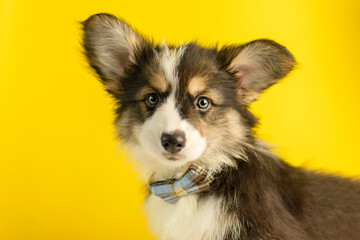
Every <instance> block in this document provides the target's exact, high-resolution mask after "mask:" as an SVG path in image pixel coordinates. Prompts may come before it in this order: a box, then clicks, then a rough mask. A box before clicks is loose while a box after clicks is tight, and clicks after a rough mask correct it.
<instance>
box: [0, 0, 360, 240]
mask: <svg viewBox="0 0 360 240" xmlns="http://www.w3.org/2000/svg"><path fill="white" fill-rule="evenodd" d="M0 4H1V5H0V11H1V12H0V34H1V35H0V80H1V82H0V239H3V240H43V239H44V240H56V239H59V240H60V239H61V240H65V239H66V240H82V239H84V240H114V239H152V238H151V237H150V234H149V233H148V231H147V230H146V224H145V217H144V216H143V214H142V212H141V202H142V198H143V196H144V189H143V188H141V185H140V183H139V181H138V180H137V177H136V172H133V171H132V167H131V165H129V164H126V163H125V158H126V154H125V153H124V152H123V151H122V150H116V149H117V142H116V140H115V133H114V128H113V126H112V121H113V113H112V110H113V106H112V101H111V100H110V98H109V97H108V96H107V94H106V93H105V92H104V91H103V90H102V86H101V84H100V83H99V82H97V80H96V79H95V77H94V76H93V74H92V71H90V70H89V68H88V67H87V65H86V63H85V62H84V60H83V57H82V56H81V54H80V44H79V41H80V39H81V37H80V31H79V28H80V25H79V24H78V22H79V21H83V20H85V19H86V18H87V17H88V16H89V15H91V14H94V13H98V12H109V13H113V14H116V15H118V16H122V17H124V18H125V19H126V20H128V21H129V22H130V23H132V24H133V25H134V26H136V28H138V29H140V30H141V31H142V32H143V33H145V34H146V35H148V36H152V37H154V39H155V40H156V41H160V40H162V39H164V38H165V39H167V40H169V41H170V42H172V43H178V42H180V41H182V42H185V41H188V40H191V39H194V38H197V39H198V40H199V42H201V43H203V44H205V45H210V44H214V43H217V42H219V43H220V45H222V44H225V43H243V42H246V41H250V40H253V39H256V38H271V39H274V40H276V41H278V42H280V43H282V44H284V45H285V46H287V47H288V48H289V50H290V51H291V52H292V53H293V54H294V55H295V57H296V58H297V60H298V62H299V65H298V67H297V69H296V70H295V71H294V72H293V73H292V74H291V75H290V76H289V77H288V78H286V79H285V80H284V81H282V82H281V83H280V84H278V85H277V86H274V87H272V88H271V89H270V90H269V91H267V93H266V94H265V95H264V96H263V97H262V98H261V100H259V101H258V102H256V103H255V104H253V110H254V111H255V113H256V114H257V116H259V117H260V118H261V123H262V125H261V126H260V127H259V135H260V136H261V138H263V139H265V140H268V141H270V142H272V143H275V144H276V145H278V146H279V148H278V150H277V152H279V153H280V154H281V155H282V156H283V157H285V159H286V160H287V161H289V162H291V163H293V164H296V165H300V164H305V165H306V166H308V167H311V168H317V169H318V168H320V169H325V170H327V171H335V172H340V173H342V174H346V175H357V174H359V173H360V164H359V160H360V157H359V156H360V146H359V137H360V127H359V123H360V111H359V110H360V109H359V106H360V94H359V92H360V66H359V64H360V61H359V58H360V44H359V43H360V27H359V26H360V17H359V16H360V1H356V0H354V1H346V0H344V1H336V2H335V1H329V0H325V1H313V0H306V1H290V0H283V1H280V0H276V1H258V0H246V1H243V0H232V1H228V0H224V1H218V2H215V1H211V2H210V1H193V0H192V1H132V0H127V1H122V0H117V1H115V0H112V1H110V0H102V1H92V0H91V1H90V0H86V1H74V0H72V1H70V0H63V1H45V0H42V1H40V0H32V1H25V0H2V1H1V3H0Z"/></svg>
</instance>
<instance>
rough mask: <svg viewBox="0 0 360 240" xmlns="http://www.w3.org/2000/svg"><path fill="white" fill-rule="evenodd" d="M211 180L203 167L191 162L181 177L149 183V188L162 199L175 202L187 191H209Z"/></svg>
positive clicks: (210, 176)
mask: <svg viewBox="0 0 360 240" xmlns="http://www.w3.org/2000/svg"><path fill="white" fill-rule="evenodd" d="M213 180H214V177H213V176H212V175H208V172H207V171H206V170H205V169H203V168H201V167H199V166H197V165H195V164H192V165H191V166H190V167H189V169H188V170H187V172H186V173H185V175H184V176H183V177H182V178H181V179H178V180H167V181H161V182H154V183H152V184H150V190H151V192H152V193H153V194H155V195H156V196H158V197H160V198H162V199H163V200H164V201H166V202H168V203H176V202H177V200H179V198H181V197H184V196H186V195H188V194H189V193H196V192H206V191H209V189H210V184H211V183H212V182H213Z"/></svg>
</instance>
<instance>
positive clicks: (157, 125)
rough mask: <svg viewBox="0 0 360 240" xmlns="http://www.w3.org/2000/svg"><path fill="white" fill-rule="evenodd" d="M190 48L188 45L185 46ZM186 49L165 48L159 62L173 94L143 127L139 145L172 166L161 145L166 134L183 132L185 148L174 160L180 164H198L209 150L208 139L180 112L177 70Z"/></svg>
mask: <svg viewBox="0 0 360 240" xmlns="http://www.w3.org/2000/svg"><path fill="white" fill-rule="evenodd" d="M185 46H186V45H185ZM184 49H185V47H183V48H180V49H176V50H170V49H168V47H167V46H164V52H163V54H162V55H161V57H160V59H159V62H160V66H161V68H162V70H163V72H164V75H165V77H166V79H167V80H168V81H169V83H170V86H171V93H170V95H169V97H168V98H167V99H166V100H165V102H164V103H163V104H162V105H161V106H160V107H159V108H157V109H156V110H155V112H154V114H153V115H152V116H151V117H150V118H149V119H148V120H147V121H146V122H145V123H144V124H143V126H142V127H141V131H140V134H139V141H140V143H141V145H142V147H143V148H144V149H145V150H146V152H147V153H148V154H150V155H151V156H153V157H154V158H156V159H159V160H160V161H167V162H169V161H170V160H168V159H167V158H166V157H165V155H169V154H170V153H169V152H166V151H165V149H164V148H163V147H162V144H161V135H162V134H163V133H172V132H174V131H181V132H183V133H184V134H185V138H186V143H185V147H184V148H183V149H182V150H181V151H180V152H178V153H176V154H175V155H174V156H175V157H176V159H177V160H176V161H177V162H179V163H185V162H187V161H191V160H195V159H197V158H199V157H200V156H201V154H202V153H203V151H204V150H205V147H206V139H205V138H204V137H202V136H201V135H200V133H199V131H198V130H197V129H196V128H195V127H194V126H193V125H192V124H191V123H189V122H188V121H187V120H184V119H181V117H180V114H179V111H178V109H177V108H176V97H175V95H176V91H177V89H178V82H179V78H178V74H177V70H176V68H177V66H178V63H179V60H180V59H181V56H182V54H183V52H184Z"/></svg>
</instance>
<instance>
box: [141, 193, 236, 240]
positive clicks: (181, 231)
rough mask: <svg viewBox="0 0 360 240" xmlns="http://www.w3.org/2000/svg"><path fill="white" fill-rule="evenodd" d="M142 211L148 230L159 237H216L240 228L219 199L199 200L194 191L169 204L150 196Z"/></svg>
mask: <svg viewBox="0 0 360 240" xmlns="http://www.w3.org/2000/svg"><path fill="white" fill-rule="evenodd" d="M145 211H146V212H147V214H148V221H149V226H150V228H151V230H152V231H153V232H154V234H155V235H156V236H157V237H159V239H162V240H183V239H186V240H199V239H203V240H218V239H222V238H223V237H224V235H225V233H226V231H227V230H230V229H231V228H234V227H237V229H238V227H239V226H237V225H238V224H237V221H234V220H233V219H232V218H231V217H230V216H229V215H227V214H226V213H224V211H223V209H222V206H221V199H219V198H216V197H208V198H205V199H201V201H198V195H197V194H193V195H189V196H186V197H184V198H181V199H179V201H178V202H177V203H175V204H169V203H166V202H165V201H163V200H162V199H160V198H158V197H156V196H154V195H150V196H149V197H148V199H147V201H146V203H145Z"/></svg>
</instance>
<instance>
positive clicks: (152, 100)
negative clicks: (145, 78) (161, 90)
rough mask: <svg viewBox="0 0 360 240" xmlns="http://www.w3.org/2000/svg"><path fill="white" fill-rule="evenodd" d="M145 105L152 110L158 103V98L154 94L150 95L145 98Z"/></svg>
mask: <svg viewBox="0 0 360 240" xmlns="http://www.w3.org/2000/svg"><path fill="white" fill-rule="evenodd" d="M145 103H146V105H147V106H148V107H150V108H154V107H156V105H157V104H158V103H159V97H158V95H157V94H156V93H150V94H148V95H147V96H146V99H145Z"/></svg>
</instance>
